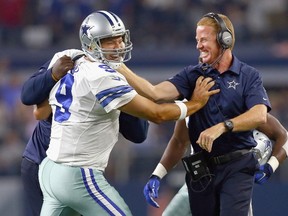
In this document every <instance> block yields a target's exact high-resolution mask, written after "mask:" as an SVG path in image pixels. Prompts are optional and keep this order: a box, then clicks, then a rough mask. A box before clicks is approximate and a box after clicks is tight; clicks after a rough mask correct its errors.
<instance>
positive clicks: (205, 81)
mask: <svg viewBox="0 0 288 216" xmlns="http://www.w3.org/2000/svg"><path fill="white" fill-rule="evenodd" d="M214 85H215V81H214V80H212V78H210V77H207V78H204V77H203V76H200V77H198V79H197V80H196V85H195V89H194V91H193V95H192V98H191V100H193V101H195V102H197V103H199V104H200V105H201V107H203V106H204V105H205V104H206V103H207V101H208V99H209V98H210V96H211V95H214V94H217V93H219V92H220V89H214V90H210V89H211V88H212V87H213V86H214Z"/></svg>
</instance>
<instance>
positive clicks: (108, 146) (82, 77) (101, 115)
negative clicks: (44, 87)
mask: <svg viewBox="0 0 288 216" xmlns="http://www.w3.org/2000/svg"><path fill="white" fill-rule="evenodd" d="M58 58H59V56H58ZM52 61H54V59H52ZM54 62H55V61H54ZM136 94H137V93H136V91H135V90H134V89H133V88H132V87H131V86H129V85H128V83H127V81H126V79H125V77H124V76H123V75H121V74H120V73H118V72H117V71H115V70H114V69H111V68H110V67H109V66H107V65H105V64H104V63H99V62H91V61H88V60H86V59H85V58H84V57H82V58H80V59H79V60H77V62H76V64H75V66H74V68H73V69H72V70H71V71H69V72H68V73H67V75H66V76H64V77H63V78H62V79H61V80H60V81H58V82H57V83H56V85H55V86H54V87H53V89H52V90H51V92H50V97H49V103H50V105H51V107H52V112H53V122H52V130H51V141H50V145H49V148H48V150H47V156H48V157H49V158H50V159H51V160H53V161H55V162H59V163H62V164H66V165H69V166H81V167H85V168H96V169H99V170H104V169H105V168H106V166H107V163H108V159H109V155H110V153H111V150H112V148H113V147H114V145H115V143H116V142H117V140H118V134H119V114H120V111H119V110H117V109H118V108H119V107H121V106H123V105H125V104H126V103H128V102H130V101H131V100H132V99H133V98H134V97H135V95H136Z"/></svg>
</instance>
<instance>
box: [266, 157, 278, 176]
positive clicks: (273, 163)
mask: <svg viewBox="0 0 288 216" xmlns="http://www.w3.org/2000/svg"><path fill="white" fill-rule="evenodd" d="M267 163H268V164H270V166H271V167H272V170H273V173H274V172H275V170H276V169H277V168H278V166H279V161H278V160H277V158H276V157H275V156H271V157H270V159H269V160H268V162H267Z"/></svg>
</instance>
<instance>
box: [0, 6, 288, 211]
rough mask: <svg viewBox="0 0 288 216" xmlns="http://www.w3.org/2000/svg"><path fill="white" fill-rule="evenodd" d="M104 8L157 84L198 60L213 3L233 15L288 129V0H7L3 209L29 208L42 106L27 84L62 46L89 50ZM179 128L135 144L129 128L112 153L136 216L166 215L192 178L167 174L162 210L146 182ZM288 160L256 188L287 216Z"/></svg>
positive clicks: (260, 205)
mask: <svg viewBox="0 0 288 216" xmlns="http://www.w3.org/2000/svg"><path fill="white" fill-rule="evenodd" d="M100 9H104V10H110V11H112V12H115V13H116V14H118V15H119V16H120V17H121V18H122V20H123V21H124V22H125V24H126V27H127V28H128V29H129V30H130V33H131V39H132V42H133V44H134V50H133V53H132V60H131V61H130V62H128V65H129V66H130V67H131V68H132V69H133V70H134V71H135V72H137V73H139V74H140V75H141V76H143V77H145V78H146V79H148V80H150V81H151V82H153V83H158V82H160V81H163V80H165V79H167V78H169V77H170V76H172V75H174V74H176V73H177V72H179V71H180V70H181V69H182V68H183V67H184V66H186V65H189V64H196V63H197V57H198V52H197V50H196V49H195V47H196V43H195V25H196V22H197V21H198V20H199V19H200V18H201V17H202V16H203V15H204V14H206V13H208V12H211V11H213V12H217V13H224V14H226V15H227V16H228V17H229V18H230V19H231V21H232V22H233V24H234V28H235V32H236V45H235V48H234V54H236V55H237V56H238V58H239V59H240V60H242V61H245V62H247V63H248V64H250V65H252V66H254V67H256V68H258V69H259V70H260V71H261V73H262V76H263V81H264V85H265V87H266V89H267V92H268V94H269V97H270V100H271V103H272V107H273V109H272V112H271V113H272V114H273V115H275V116H276V117H277V118H278V119H279V120H280V121H281V122H282V124H283V125H284V126H285V127H286V128H288V111H287V110H288V102H287V101H288V72H287V69H288V1H287V0H273V1H271V0H253V1H250V0H177V1H173V0H0V75H1V78H0V119H1V123H0V212H1V215H10V216H23V215H24V216H25V204H24V201H23V198H22V186H21V183H20V177H19V176H20V174H19V173H20V162H21V156H22V152H23V150H24V148H25V145H26V142H27V140H28V139H29V137H30V135H31V133H32V131H33V129H34V126H35V123H36V122H35V120H34V119H33V115H32V110H33V107H28V106H24V105H22V104H21V101H20V97H19V96H20V91H21V87H22V84H23V82H24V80H25V79H27V77H28V76H30V75H31V74H32V73H34V72H35V71H37V70H38V68H39V67H40V66H41V65H42V64H43V63H45V62H46V61H47V60H49V59H50V58H51V57H52V56H53V55H54V53H55V52H58V51H62V50H64V49H68V48H80V43H79V38H78V30H79V26H80V24H81V22H82V20H83V19H84V18H85V17H86V16H87V15H88V14H89V13H91V12H93V11H95V10H100ZM173 128H174V122H170V123H164V124H161V125H156V124H153V123H151V124H150V129H149V135H148V138H147V140H146V141H145V142H144V143H142V144H133V143H130V142H128V141H126V140H125V139H124V138H123V137H122V136H121V135H120V137H119V143H118V145H116V148H115V149H114V150H113V152H112V156H111V159H110V164H109V166H108V168H107V170H106V175H107V178H108V179H109V180H110V183H111V184H112V185H114V186H115V187H116V188H117V189H118V190H119V192H120V193H121V194H122V196H123V197H124V199H125V200H126V201H127V203H128V205H129V206H130V209H131V211H132V212H133V215H136V216H146V215H148V216H158V215H161V212H162V211H163V208H165V206H166V205H167V203H168V202H169V200H170V199H171V198H172V196H173V195H174V194H175V193H176V192H177V190H178V189H179V187H180V186H181V185H182V184H183V182H184V172H183V168H182V165H181V164H179V165H178V166H177V167H176V168H175V170H173V171H172V172H171V173H170V174H169V175H167V176H166V177H165V179H164V180H163V183H162V185H161V188H160V198H159V202H160V205H161V208H160V209H157V210H156V209H152V208H150V207H148V206H147V204H146V202H145V200H144V198H143V195H142V190H143V186H144V185H145V183H146V181H147V179H148V177H149V176H150V174H151V172H152V171H153V169H154V167H155V166H156V164H157V163H158V161H159V159H160V157H161V155H162V152H163V150H164V148H165V146H166V144H167V142H168V140H169V139H170V137H171V135H172V133H173ZM116 152H117V153H116ZM287 168H288V164H287V161H285V162H284V164H282V165H281V167H280V168H279V169H278V170H277V171H276V173H275V174H274V175H273V177H272V178H271V180H270V181H269V182H268V183H267V184H265V185H262V186H259V185H256V186H255V192H254V200H253V203H254V215H256V216H257V215H261V216H266V215H267V216H270V215H275V216H284V215H287V212H288V207H287V205H286V204H285V203H286V202H287V199H288V172H287ZM207 205H209V204H207ZM12 206H13V207H12Z"/></svg>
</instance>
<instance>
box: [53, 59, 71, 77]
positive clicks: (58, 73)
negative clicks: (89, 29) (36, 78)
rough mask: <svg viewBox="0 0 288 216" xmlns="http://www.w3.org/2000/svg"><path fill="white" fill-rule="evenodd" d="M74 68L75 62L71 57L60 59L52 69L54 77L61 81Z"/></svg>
mask: <svg viewBox="0 0 288 216" xmlns="http://www.w3.org/2000/svg"><path fill="white" fill-rule="evenodd" d="M73 67H74V62H73V61H72V59H71V58H70V57H69V56H66V55H64V56H62V57H60V58H59V59H58V60H57V61H56V62H55V64H54V65H53V68H52V73H53V76H54V77H55V78H56V79H58V80H59V79H61V78H62V77H63V76H65V75H66V74H67V72H68V71H69V70H71V69H72V68H73Z"/></svg>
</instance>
